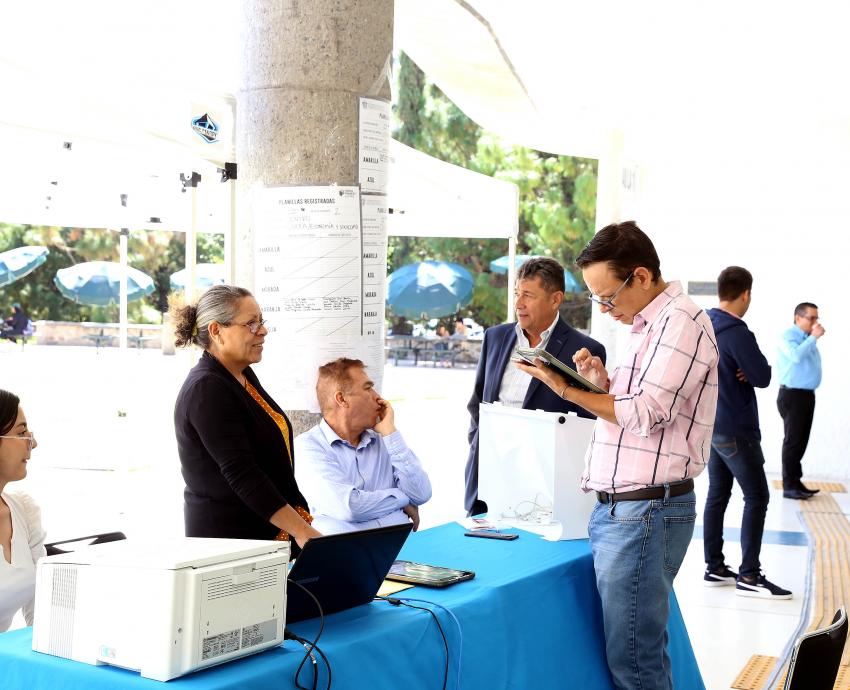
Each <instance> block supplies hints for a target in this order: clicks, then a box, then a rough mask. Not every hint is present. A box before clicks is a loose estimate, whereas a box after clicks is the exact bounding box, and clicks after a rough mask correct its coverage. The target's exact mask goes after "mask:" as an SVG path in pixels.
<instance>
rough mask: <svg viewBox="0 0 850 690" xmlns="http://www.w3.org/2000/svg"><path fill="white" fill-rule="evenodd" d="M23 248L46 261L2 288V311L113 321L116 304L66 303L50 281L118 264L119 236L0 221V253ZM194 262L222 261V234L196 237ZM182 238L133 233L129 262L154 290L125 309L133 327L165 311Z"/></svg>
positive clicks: (158, 232)
mask: <svg viewBox="0 0 850 690" xmlns="http://www.w3.org/2000/svg"><path fill="white" fill-rule="evenodd" d="M24 245H41V246H45V247H47V248H48V249H49V253H48V255H47V260H46V261H45V263H44V264H42V265H41V266H39V267H38V268H37V269H36V270H35V271H33V272H32V273H30V274H29V275H28V276H26V277H24V278H22V279H21V280H18V281H16V282H14V283H12V284H11V285H8V286H6V287H5V288H0V308H2V309H3V311H4V313H8V312H9V311H11V306H12V304H14V303H15V302H19V303H20V304H21V305H23V306H24V309H26V311H27V312H28V313H29V314H30V317H31V318H32V319H33V320H38V319H49V320H53V321H98V322H107V321H117V320H118V306H117V305H112V306H108V307H92V306H88V305H83V304H75V303H74V302H72V301H70V300H68V299H66V298H65V297H64V296H62V294H61V293H60V292H59V290H58V289H57V288H56V286H55V285H54V282H53V278H54V276H55V275H56V272H57V271H58V270H59V269H61V268H66V267H68V266H72V265H74V264H77V263H82V262H85V261H118V260H119V235H118V232H117V231H114V230H104V229H92V228H62V227H48V226H40V225H13V224H3V223H0V251H5V250H7V249H13V248H15V247H20V246H24ZM197 245H198V251H197V261H198V262H199V263H200V262H205V263H221V262H223V261H224V237H223V236H222V235H206V234H202V235H199V236H198V241H197ZM185 246H186V242H185V234H184V233H182V232H171V231H167V230H134V231H132V232H131V233H130V236H129V238H128V242H127V262H128V264H129V265H130V266H132V267H133V268H137V269H139V270H140V271H142V272H143V273H146V274H147V275H149V276H151V278H153V280H154V286H155V287H154V291H153V292H152V293H151V294H150V295H148V296H146V297H144V298H143V299H141V300H137V301H134V302H131V303H130V304H129V305H128V309H127V311H128V317H129V320H130V321H131V322H135V323H159V322H160V321H161V319H162V312H164V311H165V310H166V309H167V308H168V295H169V292H170V290H171V286H170V276H171V274H172V273H174V272H176V271H179V270H180V269H181V268H183V266H184V258H185V257H184V255H185Z"/></svg>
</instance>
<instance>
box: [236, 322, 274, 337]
mask: <svg viewBox="0 0 850 690" xmlns="http://www.w3.org/2000/svg"><path fill="white" fill-rule="evenodd" d="M267 323H268V321H266V320H265V319H260V320H259V321H249V322H248V323H229V324H227V325H228V326H244V327H245V328H247V329H248V330H249V331H250V332H251V334H252V335H257V331H259V330H260V329H261V328H262V327H263V326H265V325H266V324H267Z"/></svg>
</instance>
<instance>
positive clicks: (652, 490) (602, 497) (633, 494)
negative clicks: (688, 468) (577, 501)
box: [596, 479, 694, 503]
mask: <svg viewBox="0 0 850 690" xmlns="http://www.w3.org/2000/svg"><path fill="white" fill-rule="evenodd" d="M693 490H694V480H693V479H688V480H686V481H684V482H678V483H677V484H670V496H681V495H682V494H686V493H689V492H691V491H693ZM659 498H664V486H663V485H661V486H647V487H646V488H645V489H637V490H635V491H622V492H619V493H612V494H609V493H608V492H607V491H597V492H596V499H597V500H598V501H599V502H600V503H616V502H617V501H654V500H656V499H659Z"/></svg>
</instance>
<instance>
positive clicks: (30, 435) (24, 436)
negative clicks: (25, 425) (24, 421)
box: [0, 431, 35, 450]
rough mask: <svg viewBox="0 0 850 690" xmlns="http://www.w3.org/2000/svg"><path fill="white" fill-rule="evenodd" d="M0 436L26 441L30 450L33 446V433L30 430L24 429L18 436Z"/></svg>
mask: <svg viewBox="0 0 850 690" xmlns="http://www.w3.org/2000/svg"><path fill="white" fill-rule="evenodd" d="M0 438H9V439H17V440H18V441H26V442H27V443H29V446H30V450H32V449H33V446H35V434H34V433H33V432H32V431H25V432H24V433H23V434H21V435H20V436H0Z"/></svg>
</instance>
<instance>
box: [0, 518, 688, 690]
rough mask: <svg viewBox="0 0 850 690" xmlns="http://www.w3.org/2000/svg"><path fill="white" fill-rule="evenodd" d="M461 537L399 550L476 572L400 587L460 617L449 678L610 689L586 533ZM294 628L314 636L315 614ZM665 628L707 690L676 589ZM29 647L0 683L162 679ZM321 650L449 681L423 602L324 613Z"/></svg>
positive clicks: (276, 676) (26, 638) (274, 666)
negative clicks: (434, 585)
mask: <svg viewBox="0 0 850 690" xmlns="http://www.w3.org/2000/svg"><path fill="white" fill-rule="evenodd" d="M463 534H464V529H463V528H462V527H461V526H460V525H457V524H447V525H442V526H440V527H435V528H433V529H429V530H425V531H422V532H418V533H415V534H411V535H410V537H409V538H408V540H407V543H406V544H405V546H404V549H403V550H402V553H401V556H400V557H401V558H404V559H407V560H411V561H418V562H421V563H431V564H434V565H442V566H447V567H451V568H458V569H462V570H474V571H475V573H476V575H475V578H474V579H473V580H469V581H466V582H461V583H459V584H456V585H452V586H450V587H447V588H445V589H431V588H425V587H415V588H413V589H408V590H405V591H403V592H400V593H398V594H397V595H395V596H396V597H407V598H415V599H420V600H427V601H430V602H434V603H435V604H439V605H441V606H443V607H446V608H447V609H449V610H450V611H451V612H452V613H453V614H454V616H455V617H456V618H457V621H458V622H459V624H460V631H459V630H458V628H457V626H456V625H455V622H454V620H453V619H452V617H451V616H450V615H449V614H447V613H446V611H444V610H442V609H440V608H439V607H432V608H433V610H434V611H435V613H436V614H437V616H438V618H439V620H440V622H441V625H442V628H443V630H444V632H445V635H446V638H447V641H448V645H449V654H450V663H449V679H448V685H447V687H449V688H458V687H460V688H463V689H464V690H498V689H499V688H505V689H508V688H510V689H512V690H529V689H531V688H537V689H540V690H544V689H547V688H553V689H554V688H564V689H572V688H581V690H594V689H596V688H599V689H600V690H602V689H606V690H607V689H609V688H612V687H613V685H612V682H611V676H610V674H609V672H608V668H607V666H606V663H605V641H604V638H603V634H602V611H601V608H600V603H599V596H598V594H597V592H596V585H595V582H594V576H593V561H592V559H591V556H590V548H589V546H588V542H587V540H578V541H562V542H549V541H545V540H543V539H542V538H540V537H539V536H538V535H536V534H532V533H529V532H519V534H520V537H519V539H516V540H514V541H497V540H494V539H470V538H466V537H464V536H463ZM339 567H341V568H344V567H345V564H344V563H340V564H339ZM413 603H416V605H418V606H428V604H422V603H418V602H413ZM128 624H132V623H131V622H130V621H128ZM289 627H290V629H291V630H292V631H293V632H295V633H296V634H297V635H299V636H301V637H304V638H308V639H312V638H313V637H314V636H315V635H316V633H317V631H318V629H319V621H318V620H317V619H315V620H308V621H302V622H300V623H295V624H293V625H291V626H289ZM668 631H669V637H670V649H669V651H670V656H671V658H672V663H673V681H674V685H675V687H676V688H677V690H704V685H703V683H702V679H701V677H700V673H699V668H698V667H697V663H696V659H695V658H694V653H693V649H692V648H691V643H690V640H689V639H688V633H687V630H686V629H685V624H684V621H683V620H682V614H681V612H680V610H679V607H678V604H677V602H676V600H675V596H671V612H670V622H669V625H668ZM31 644H32V631H31V629H29V628H25V629H23V630H15V631H12V632H8V633H5V634H2V635H0V687H2V688H4V690H17V689H18V688H26V690H40V689H41V688H45V689H47V688H50V690H58V689H64V688H68V689H74V690H76V689H80V690H82V689H85V690H99V689H102V690H107V689H108V690H116V689H118V690H120V689H122V688H128V689H131V688H148V689H150V688H160V689H161V688H163V685H162V684H161V683H159V682H157V681H153V680H148V679H145V678H142V677H140V676H139V674H138V673H133V672H131V671H126V670H123V669H118V668H112V667H108V666H99V667H96V666H89V665H87V664H83V663H79V662H75V661H68V660H66V659H59V658H57V657H52V656H49V655H46V654H40V653H37V652H33V651H32V649H31ZM319 647H320V648H321V650H322V651H323V652H324V653H325V654H326V655H327V657H328V660H329V661H330V664H331V669H332V673H333V677H332V683H333V684H332V687H334V688H341V689H342V690H359V689H360V688H363V689H364V690H365V689H368V690H399V689H400V688H403V689H404V690H418V689H420V688H421V689H422V690H437V689H439V688H441V687H442V683H443V674H444V667H445V648H444V646H443V641H442V639H441V637H440V634H439V630H438V628H437V626H436V624H435V622H434V620H433V618H432V617H431V616H430V615H429V614H428V613H427V612H425V611H420V610H414V609H410V608H406V607H404V606H393V605H391V604H390V603H388V602H385V601H375V602H372V603H370V604H366V605H365V606H359V607H357V608H354V609H349V610H348V611H342V612H340V613H337V614H334V615H331V616H327V617H326V619H325V630H324V633H323V635H322V638H321V640H320V641H319ZM303 657H304V649H303V648H302V647H301V646H300V645H298V644H297V643H296V642H293V641H287V642H286V643H285V644H284V645H283V646H282V647H276V648H274V649H271V650H268V651H265V652H262V653H260V654H256V655H253V656H250V657H246V658H244V659H239V660H237V661H231V662H229V663H226V664H223V665H221V666H215V667H213V668H209V669H206V670H203V671H199V672H197V673H193V674H190V675H188V676H184V677H182V678H178V679H175V680H172V681H169V682H168V688H169V689H170V690H183V689H189V688H191V689H194V688H208V689H216V690H217V689H219V688H220V689H225V688H233V689H238V690H246V689H250V690H261V689H264V688H268V689H269V690H271V689H274V690H280V689H281V688H294V687H295V683H294V675H295V669H296V668H297V667H298V664H299V663H300V662H301V660H302V658H303ZM458 663H460V667H459V668H458ZM320 665H321V661H320ZM458 670H459V671H460V674H459V677H460V681H459V685H458ZM326 679H327V675H326V672H325V671H324V669H322V670H321V672H320V679H319V684H318V687H319V688H324V687H325V686H326ZM311 681H312V666H311V664H310V662H309V661H308V663H307V664H305V669H304V670H303V671H302V673H301V677H300V683H301V685H303V686H306V687H310V685H311V684H312V682H311Z"/></svg>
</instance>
